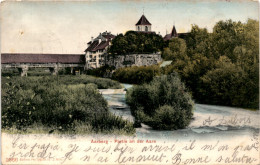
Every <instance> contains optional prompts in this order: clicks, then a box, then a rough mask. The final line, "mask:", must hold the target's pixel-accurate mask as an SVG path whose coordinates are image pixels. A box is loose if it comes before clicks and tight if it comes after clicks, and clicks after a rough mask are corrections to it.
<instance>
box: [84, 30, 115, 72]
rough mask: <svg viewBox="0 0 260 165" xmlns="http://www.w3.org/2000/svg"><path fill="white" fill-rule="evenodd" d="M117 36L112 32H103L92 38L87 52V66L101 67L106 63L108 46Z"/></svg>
mask: <svg viewBox="0 0 260 165" xmlns="http://www.w3.org/2000/svg"><path fill="white" fill-rule="evenodd" d="M114 38H115V36H114V35H113V34H111V33H110V32H107V31H106V32H103V33H100V34H99V35H98V37H96V38H95V39H93V37H92V39H91V41H90V42H88V43H87V44H88V48H87V49H86V50H85V53H86V68H87V69H90V68H99V67H101V66H102V65H104V63H105V55H106V53H107V49H108V47H109V46H110V45H111V41H112V40H113V39H114Z"/></svg>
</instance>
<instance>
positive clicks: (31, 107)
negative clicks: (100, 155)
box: [2, 77, 135, 133]
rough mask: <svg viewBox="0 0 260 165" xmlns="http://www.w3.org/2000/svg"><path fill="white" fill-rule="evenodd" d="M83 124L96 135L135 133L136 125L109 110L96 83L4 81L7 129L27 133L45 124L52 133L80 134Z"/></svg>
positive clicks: (30, 80) (3, 125) (10, 79)
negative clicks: (102, 133) (98, 133)
mask: <svg viewBox="0 0 260 165" xmlns="http://www.w3.org/2000/svg"><path fill="white" fill-rule="evenodd" d="M14 80H15V81H14ZM35 123H36V124H35ZM78 123H81V124H78ZM82 123H84V124H85V125H88V127H86V128H87V129H88V130H87V131H89V129H90V128H91V129H92V131H93V132H104V131H106V132H113V131H115V130H120V131H119V133H120V132H122V133H133V132H134V131H135V130H134V128H133V124H132V123H129V122H127V121H124V120H123V119H122V118H121V117H116V116H114V115H112V114H111V113H110V112H109V111H108V106H107V102H106V100H105V99H104V98H103V97H102V95H101V94H100V93H99V92H98V90H97V85H95V84H92V83H89V84H76V85H64V84H59V82H57V81H53V78H52V77H42V78H41V77H37V78H35V77H24V78H20V77H13V78H4V80H3V81H2V127H3V128H4V129H7V130H8V129H11V128H15V129H17V130H22V131H25V130H27V129H28V128H30V127H32V126H34V125H43V126H44V127H46V128H48V129H49V130H58V131H63V132H64V131H65V132H68V131H76V130H77V129H76V127H77V126H80V125H82ZM113 124H115V125H113Z"/></svg>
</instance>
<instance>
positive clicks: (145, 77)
mask: <svg viewBox="0 0 260 165" xmlns="http://www.w3.org/2000/svg"><path fill="white" fill-rule="evenodd" d="M159 74H160V67H159V65H151V66H133V67H126V68H119V69H117V70H116V71H115V72H114V73H113V75H112V79H114V80H118V81H120V82H123V83H130V84H143V83H147V82H150V81H152V79H153V77H154V76H157V75H159Z"/></svg>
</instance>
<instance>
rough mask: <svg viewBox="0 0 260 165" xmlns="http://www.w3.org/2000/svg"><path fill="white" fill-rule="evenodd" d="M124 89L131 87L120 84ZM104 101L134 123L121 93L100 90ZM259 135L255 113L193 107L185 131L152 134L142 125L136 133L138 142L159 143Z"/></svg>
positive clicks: (257, 114) (119, 114)
mask: <svg viewBox="0 0 260 165" xmlns="http://www.w3.org/2000/svg"><path fill="white" fill-rule="evenodd" d="M123 85H124V86H125V88H126V89H127V88H131V87H132V85H129V84H123ZM100 92H101V93H102V95H103V96H104V98H105V99H106V100H107V102H108V105H109V110H110V111H111V112H112V113H113V114H115V115H117V116H122V117H123V118H124V119H126V120H129V121H134V118H133V116H132V115H131V112H130V108H129V106H128V105H127V104H126V100H125V94H126V92H125V91H124V89H100ZM254 132H259V111H250V110H246V109H242V108H234V107H226V106H216V105H204V104H195V108H194V119H193V120H192V121H191V123H190V125H189V126H188V127H187V128H185V129H179V130H173V131H158V130H153V129H152V128H150V127H149V126H147V125H145V124H142V127H141V128H137V129H136V136H137V137H138V138H144V139H145V138H148V137H149V138H156V139H158V138H160V139H171V138H178V139H188V138H191V137H194V138H199V139H211V138H221V139H223V138H230V137H235V136H237V137H238V136H239V137H242V136H248V135H252V134H253V133H254Z"/></svg>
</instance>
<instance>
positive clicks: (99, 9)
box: [0, 0, 259, 54]
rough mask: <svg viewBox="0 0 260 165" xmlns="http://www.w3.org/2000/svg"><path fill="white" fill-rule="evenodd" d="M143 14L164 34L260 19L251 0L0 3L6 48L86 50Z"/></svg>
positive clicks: (62, 51) (130, 26)
mask: <svg viewBox="0 0 260 165" xmlns="http://www.w3.org/2000/svg"><path fill="white" fill-rule="evenodd" d="M143 12H144V15H145V16H146V18H147V19H148V20H149V22H150V23H151V24H152V31H155V32H156V33H157V34H158V33H160V34H161V35H162V36H164V35H165V34H166V31H168V33H169V32H170V31H171V29H172V27H173V24H175V26H176V29H177V32H189V31H190V29H191V25H192V24H196V25H198V26H199V27H201V28H207V29H208V30H209V31H210V32H211V31H212V28H213V26H214V25H215V24H216V22H217V21H220V20H228V19H232V20H233V21H241V22H243V23H245V22H246V21H247V19H248V18H251V19H256V20H258V15H259V13H258V12H259V5H258V2H257V1H251V0H239V1H238V0H237V1H234V0H219V1H217V0H211V1H206V0H182V1H181V0H175V1H174V0H172V1H171V0H160V1H159V0H151V1H148V0H143V1H142V0H138V1H137V0H132V1H127V0H125V1H123V0H121V1H119V0H118V1H111V0H106V1H93V0H92V1H77V2H70V1H66V2H65V1H63V2H60V1H52V2H50V1H49V2H48V1H47V2H43V1H41V2H40V1H38V2H32V1H31V2H28V1H27V2H19V1H17V2H15V1H13V2H2V3H1V10H0V14H1V53H58V54H83V53H84V50H85V49H86V48H87V43H88V42H89V41H90V40H91V37H97V36H98V34H99V33H101V32H104V31H108V32H111V33H112V34H114V35H117V34H120V33H125V32H126V31H128V30H135V24H136V23H137V21H138V20H139V19H140V17H141V16H142V14H143Z"/></svg>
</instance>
